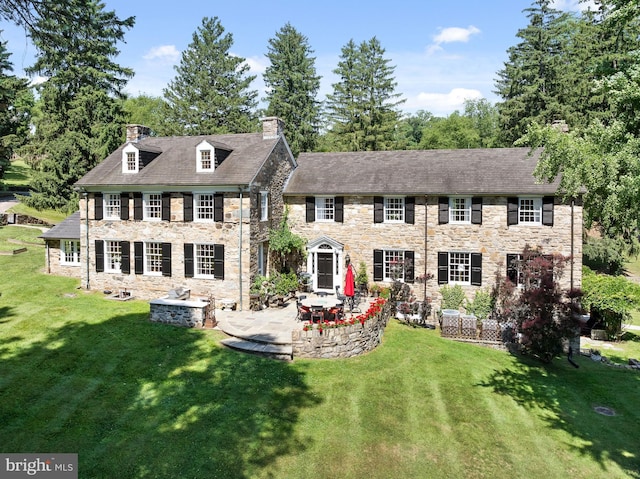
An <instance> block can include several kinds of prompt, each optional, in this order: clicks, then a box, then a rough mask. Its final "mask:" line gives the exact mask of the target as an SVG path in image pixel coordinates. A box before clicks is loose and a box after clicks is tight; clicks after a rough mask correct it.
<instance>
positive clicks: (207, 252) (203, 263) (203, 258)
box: [195, 244, 215, 277]
mask: <svg viewBox="0 0 640 479" xmlns="http://www.w3.org/2000/svg"><path fill="white" fill-rule="evenodd" d="M214 251H215V245H212V244H197V245H195V263H196V275H198V276H207V277H213V272H214V259H215V255H214Z"/></svg>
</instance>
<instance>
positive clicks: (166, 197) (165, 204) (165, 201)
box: [162, 193, 171, 221]
mask: <svg viewBox="0 0 640 479" xmlns="http://www.w3.org/2000/svg"><path fill="white" fill-rule="evenodd" d="M162 221H171V193H162Z"/></svg>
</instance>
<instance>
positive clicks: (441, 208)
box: [438, 196, 449, 225]
mask: <svg viewBox="0 0 640 479" xmlns="http://www.w3.org/2000/svg"><path fill="white" fill-rule="evenodd" d="M448 222H449V198H448V197H446V196H441V197H439V198H438V224H441V225H445V224H447V223H448Z"/></svg>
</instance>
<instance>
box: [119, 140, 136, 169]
mask: <svg viewBox="0 0 640 479" xmlns="http://www.w3.org/2000/svg"><path fill="white" fill-rule="evenodd" d="M138 171H140V150H138V148H136V147H135V146H134V145H133V144H131V143H129V144H128V145H127V146H125V147H124V149H123V150H122V172H123V173H137V172H138Z"/></svg>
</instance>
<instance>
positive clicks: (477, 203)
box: [471, 197, 482, 225]
mask: <svg viewBox="0 0 640 479" xmlns="http://www.w3.org/2000/svg"><path fill="white" fill-rule="evenodd" d="M471 224H474V225H481V224H482V198H476V197H474V198H471Z"/></svg>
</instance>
